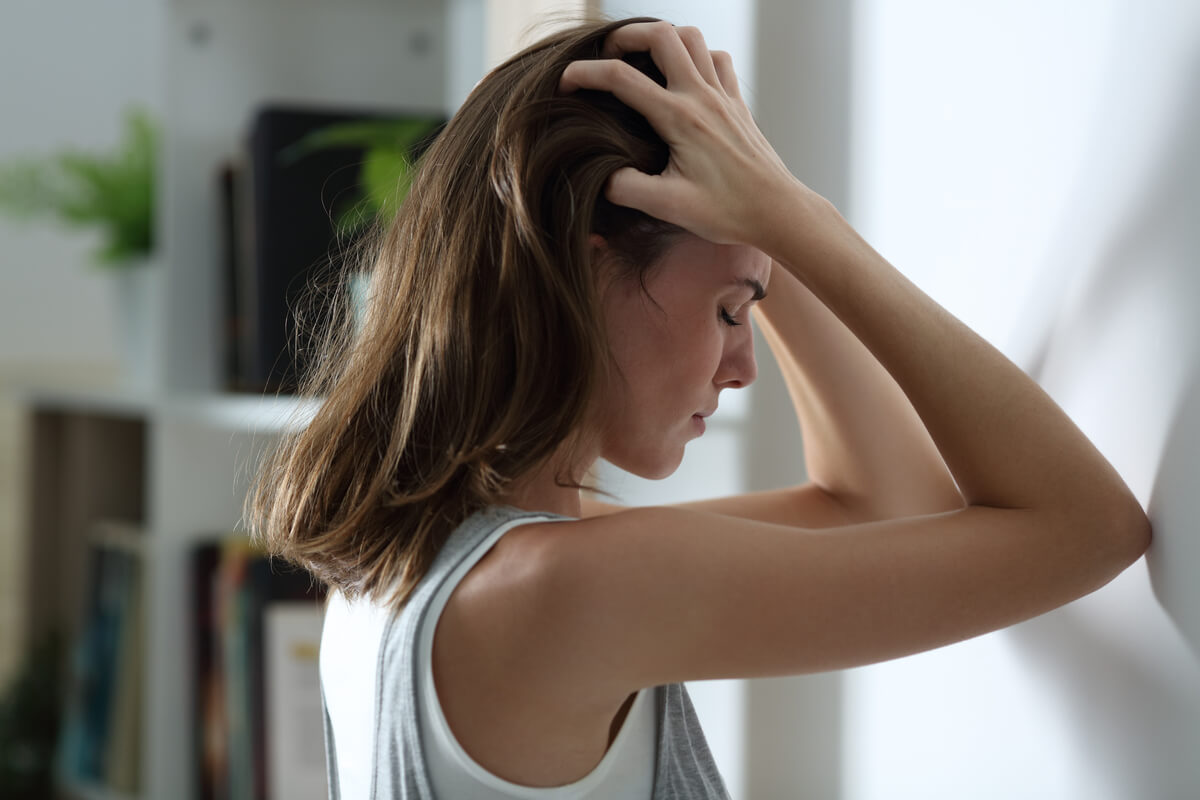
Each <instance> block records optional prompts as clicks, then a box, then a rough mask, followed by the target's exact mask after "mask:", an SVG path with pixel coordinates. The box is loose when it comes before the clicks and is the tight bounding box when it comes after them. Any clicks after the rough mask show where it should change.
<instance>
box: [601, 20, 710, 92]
mask: <svg viewBox="0 0 1200 800" xmlns="http://www.w3.org/2000/svg"><path fill="white" fill-rule="evenodd" d="M691 30H693V31H695V34H688V37H689V38H690V39H691V40H692V46H698V47H700V48H702V49H703V51H704V54H703V57H702V58H701V59H700V60H701V61H711V59H709V58H708V48H707V47H705V46H704V38H703V37H702V36H700V31H698V30H696V29H695V28H692V29H691ZM647 52H648V53H650V57H651V58H653V59H654V63H655V64H657V65H658V68H659V69H660V70H662V73H663V75H665V76H666V78H667V85H668V86H670V85H672V84H673V85H675V86H683V85H686V84H689V83H693V82H694V81H695V79H696V76H697V75H699V76H700V77H701V78H702V79H703V80H705V81H706V82H709V81H708V79H707V78H705V76H704V72H703V71H702V68H701V67H700V66H699V65H698V64H697V61H696V57H695V54H694V53H693V52H692V51H691V49H690V48H689V46H688V44H687V43H686V42H685V40H684V39H683V38H682V37H681V36H680V34H679V29H677V28H676V27H675V26H674V25H672V24H671V23H669V22H635V23H633V24H632V25H623V26H621V27H620V28H617V29H616V30H615V31H613V32H612V33H610V34H609V35H608V38H607V39H605V41H604V49H603V51H602V53H601V54H602V55H603V56H604V57H605V58H616V59H619V58H621V57H622V56H623V55H625V54H626V53H647ZM715 77H716V76H715V74H714V75H713V78H714V80H713V81H711V83H712V85H714V86H715V85H716V80H715Z"/></svg>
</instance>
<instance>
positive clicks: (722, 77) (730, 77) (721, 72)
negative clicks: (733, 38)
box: [712, 50, 742, 100]
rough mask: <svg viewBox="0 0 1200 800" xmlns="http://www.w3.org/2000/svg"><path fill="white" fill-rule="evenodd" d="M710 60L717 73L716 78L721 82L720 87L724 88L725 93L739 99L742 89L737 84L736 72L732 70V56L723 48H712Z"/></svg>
mask: <svg viewBox="0 0 1200 800" xmlns="http://www.w3.org/2000/svg"><path fill="white" fill-rule="evenodd" d="M712 62H713V68H714V69H715V70H716V73H717V80H718V81H720V82H721V88H722V89H724V90H725V94H727V95H729V96H730V97H736V98H737V99H739V100H741V99H742V90H741V87H740V86H739V85H738V78H737V73H735V72H734V71H733V57H732V56H730V55H729V53H726V52H725V51H724V50H713V51H712Z"/></svg>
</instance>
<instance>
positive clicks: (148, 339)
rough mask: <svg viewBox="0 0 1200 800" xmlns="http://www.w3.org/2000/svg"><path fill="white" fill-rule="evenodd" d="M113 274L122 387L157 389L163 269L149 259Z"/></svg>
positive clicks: (116, 267) (118, 268)
mask: <svg viewBox="0 0 1200 800" xmlns="http://www.w3.org/2000/svg"><path fill="white" fill-rule="evenodd" d="M110 270H111V272H112V283H111V285H112V294H113V313H114V317H115V323H116V345H117V353H118V356H119V357H120V360H121V378H122V383H123V384H124V385H125V386H126V387H128V388H130V389H141V390H146V389H153V388H156V387H157V386H158V384H159V374H160V370H159V365H158V360H159V353H160V352H161V350H160V343H161V341H162V334H163V331H162V329H161V325H160V324H159V320H160V319H161V317H162V314H161V310H162V303H163V297H162V291H161V289H160V286H161V282H162V272H163V268H162V266H161V265H159V264H157V263H156V262H155V261H154V260H153V259H150V258H146V259H138V260H135V261H130V262H128V263H125V264H121V265H114V266H112V267H110Z"/></svg>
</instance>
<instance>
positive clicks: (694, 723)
mask: <svg viewBox="0 0 1200 800" xmlns="http://www.w3.org/2000/svg"><path fill="white" fill-rule="evenodd" d="M565 519H567V518H565V517H558V516H554V515H548V514H542V513H531V512H526V511H522V510H519V509H515V508H508V507H493V508H489V509H486V510H485V511H482V512H479V513H478V514H475V515H474V516H472V517H471V518H469V519H468V520H466V521H465V522H464V523H463V524H462V525H461V526H459V527H458V528H457V529H456V530H455V531H454V532H453V533H452V534H451V535H450V537H449V539H448V540H447V542H446V544H445V546H444V547H443V548H442V550H441V552H440V553H439V554H438V556H437V558H436V559H435V561H434V564H433V566H432V567H431V568H430V570H429V573H428V574H427V575H426V576H425V577H424V578H423V579H422V581H421V582H420V583H419V584H418V585H417V587H416V589H415V590H414V591H413V593H412V595H411V597H410V598H409V601H408V603H407V604H406V605H405V607H404V609H403V610H402V611H401V612H400V613H398V614H394V613H391V612H390V611H388V610H387V609H386V608H384V607H382V606H380V605H378V604H376V603H373V602H371V601H369V600H362V601H358V602H355V603H347V602H346V601H345V600H344V599H343V598H341V596H340V595H337V594H334V596H333V597H332V599H331V601H330V605H329V610H328V612H327V614H326V619H325V629H324V632H323V635H322V641H321V688H322V698H323V701H324V707H325V746H326V765H327V769H328V773H329V787H330V788H329V791H330V797H331V799H332V800H385V798H405V800H409V798H412V799H414V800H415V799H417V798H419V799H420V800H433V799H434V798H441V800H459V798H458V793H459V791H460V789H463V787H471V788H472V791H477V792H483V794H477V795H476V796H478V797H496V798H535V797H536V798H539V800H567V799H568V798H569V799H570V800H583V799H584V798H593V797H612V798H617V799H618V800H619V798H626V797H627V798H630V800H633V799H634V798H636V799H637V800H642V799H643V798H647V797H649V798H651V800H682V799H683V798H688V800H693V799H695V800H709V799H710V798H711V799H713V800H728V797H729V795H728V793H727V792H726V790H725V786H724V782H723V781H722V779H721V776H720V773H719V772H718V770H717V767H716V764H715V763H714V762H713V759H712V755H711V753H710V752H709V750H708V745H707V743H706V742H705V739H704V733H703V731H702V730H701V728H700V723H699V720H698V719H697V717H696V713H695V709H694V708H693V707H692V703H691V700H690V698H689V697H688V694H687V690H686V688H685V687H684V686H683V685H682V684H669V685H666V686H658V687H653V688H651V689H645V690H642V692H640V693H639V695H638V697H637V699H636V700H635V702H634V705H633V707H632V708H631V710H630V713H629V715H628V717H627V718H626V720H625V723H624V724H623V725H622V728H621V731H620V733H619V734H618V736H617V738H616V740H615V741H614V742H613V746H612V747H611V748H610V749H609V752H608V753H607V754H606V755H605V757H604V759H602V761H601V762H600V764H599V765H598V766H597V768H596V769H595V770H593V772H592V773H590V774H589V775H588V776H586V777H584V778H583V779H581V780H579V781H576V782H575V783H572V784H569V785H566V786H560V787H553V788H534V787H523V786H517V785H516V784H510V783H508V782H506V781H503V780H502V779H500V778H499V777H498V776H494V775H491V774H490V773H488V772H487V771H486V770H483V768H482V767H481V766H480V765H478V764H475V762H473V761H470V757H469V756H467V755H466V753H465V752H462V751H461V748H457V749H455V748H456V746H457V742H456V741H454V740H453V734H452V733H451V732H450V730H449V727H448V726H446V723H445V719H444V717H443V716H442V715H441V710H440V706H438V707H435V706H434V705H431V703H435V702H436V693H433V692H432V691H431V690H432V688H433V687H432V685H431V683H432V682H431V680H429V678H430V677H431V675H430V665H429V663H427V662H429V659H430V654H431V643H432V632H433V629H434V627H435V626H436V624H437V618H438V615H440V613H441V610H442V607H444V605H445V600H446V599H447V598H448V597H449V594H450V592H451V591H452V590H453V588H454V586H456V585H457V583H458V581H460V580H462V578H463V576H465V575H466V573H467V572H468V571H469V570H470V568H471V566H473V565H474V564H475V563H476V562H477V561H478V560H479V559H480V558H482V557H483V556H484V555H485V554H486V553H487V551H488V550H489V549H491V547H492V546H493V545H494V544H495V543H496V541H498V540H499V539H500V537H501V536H503V535H504V534H505V533H507V532H508V531H509V530H511V529H512V528H514V527H517V526H518V525H522V524H528V523H533V522H543V521H552V520H565ZM423 676H427V677H423ZM447 736H448V737H449V739H448V740H447V739H446V738H445V737H447ZM647 745H649V746H650V747H651V749H652V751H653V772H652V775H653V780H652V784H651V785H647V783H646V782H645V777H646V771H645V768H646V767H649V766H650V765H651V762H650V761H649V759H648V758H646V753H645V751H644V750H643V749H642V748H644V747H646V746H647ZM461 758H466V759H467V761H468V762H469V763H464V762H462V761H461V760H459V759H461ZM455 764H458V765H460V766H463V767H464V769H463V774H462V775H461V776H460V775H458V774H452V773H451V774H448V773H447V770H448V769H453V767H454V765H455ZM431 765H432V766H433V767H434V769H432V770H431ZM472 765H473V767H472ZM460 778H462V780H459V779H460ZM437 789H443V790H444V791H443V793H442V794H439V793H437V791H436V790H437ZM463 790H465V789H463ZM449 792H454V793H455V796H454V797H450V798H448V797H447V794H448V793H449ZM506 792H507V793H506ZM489 793H490V794H489Z"/></svg>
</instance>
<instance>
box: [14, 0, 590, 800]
mask: <svg viewBox="0 0 1200 800" xmlns="http://www.w3.org/2000/svg"><path fill="white" fill-rule="evenodd" d="M585 5H586V4H585V3H584V2H567V3H559V4H556V7H558V8H570V7H574V8H575V9H582V8H584V7H585ZM544 6H545V3H544V2H536V1H535V0H529V1H528V2H521V1H518V2H514V0H347V1H346V2H342V3H337V4H334V3H324V2H319V1H318V0H299V1H297V0H259V1H258V2H255V3H244V2H241V1H240V0H168V1H167V2H165V3H164V7H165V10H164V15H163V18H164V27H163V30H162V49H161V52H162V58H163V62H164V63H163V66H164V69H165V73H166V82H165V85H166V90H167V96H166V98H165V103H164V105H163V108H164V125H163V129H164V150H163V157H164V161H163V164H164V168H163V170H162V171H161V175H160V184H159V197H160V198H161V206H160V207H161V213H160V215H159V220H158V224H159V226H160V230H159V241H161V242H163V247H162V251H161V253H160V266H161V268H162V270H163V273H162V274H163V280H162V281H160V282H159V283H158V284H157V285H156V286H155V288H154V289H153V292H154V295H153V302H154V303H155V304H156V308H157V309H158V311H159V314H158V315H157V316H158V318H160V319H161V320H163V323H162V329H161V331H159V332H158V333H157V334H156V335H154V337H153V340H154V348H155V349H154V352H153V353H152V356H153V360H152V364H151V378H150V381H149V384H148V386H147V387H146V388H138V389H131V388H123V387H122V385H121V383H120V381H119V380H114V379H113V378H112V376H110V375H104V376H99V375H97V376H93V377H95V379H94V380H89V379H86V378H80V379H71V378H70V377H69V376H68V377H67V378H66V379H63V380H60V379H59V377H58V376H46V375H38V376H34V377H33V378H28V379H26V378H23V377H20V376H18V377H17V378H13V379H8V380H5V379H3V377H2V376H0V500H2V501H3V502H0V508H2V509H3V513H2V515H0V555H2V556H3V558H2V559H0V567H2V569H0V577H4V578H6V579H7V580H5V581H4V583H3V584H2V589H0V591H3V593H4V594H3V599H4V600H5V603H4V604H3V608H0V652H2V653H3V654H4V660H0V677H4V676H7V675H8V674H11V672H12V670H13V668H14V666H15V658H14V657H13V656H11V655H10V654H12V653H15V652H20V651H22V650H24V649H25V648H26V647H27V646H28V645H29V644H30V643H31V642H33V641H34V640H35V639H36V638H37V637H38V636H39V635H40V634H42V633H44V632H46V631H49V630H52V629H54V628H60V629H64V630H67V631H72V630H77V629H78V628H79V627H80V625H81V623H82V620H81V617H82V616H83V614H82V609H83V608H84V607H85V604H84V599H85V598H84V597H83V592H84V591H85V588H84V587H86V585H87V573H88V564H87V553H88V547H89V544H88V542H89V536H91V535H92V533H89V531H93V532H94V530H95V529H96V526H97V525H98V524H104V523H112V524H120V525H124V526H126V527H127V529H128V530H127V531H126V532H125V533H123V534H121V536H122V537H124V538H125V540H126V541H125V544H126V546H128V547H129V548H131V549H133V550H136V551H137V552H138V554H139V558H140V559H142V563H143V564H144V565H145V570H144V584H143V591H144V604H143V610H144V615H145V617H144V624H145V628H144V636H145V644H144V661H143V662H142V663H141V664H140V665H139V666H140V668H141V671H142V675H143V678H144V680H143V682H142V697H141V707H142V713H141V715H140V728H141V730H140V737H139V742H138V744H139V746H140V772H139V776H138V781H137V783H138V786H137V789H136V791H133V792H125V791H116V790H114V789H112V788H111V787H106V786H100V785H91V784H88V783H77V784H69V785H65V786H60V787H59V790H60V793H61V795H62V796H63V797H64V798H72V799H73V800H75V799H77V800H149V799H150V798H177V799H178V800H189V798H193V797H196V796H197V785H196V780H195V774H194V767H193V747H194V741H193V736H194V732H193V730H192V722H193V708H192V686H191V683H190V681H191V664H190V663H189V640H188V624H189V611H188V599H189V598H188V596H187V591H186V587H187V585H188V573H187V569H188V555H189V553H190V552H191V548H192V546H193V545H194V544H195V543H197V542H199V541H201V540H203V539H208V538H211V537H212V536H213V535H216V534H221V533H223V532H227V531H230V530H234V529H236V528H237V527H238V526H239V522H240V519H241V512H242V504H243V501H244V498H245V494H246V490H247V487H248V485H249V482H250V478H251V472H252V466H253V464H254V463H255V462H256V461H257V459H258V457H259V456H260V455H261V454H262V452H263V451H264V449H265V448H266V447H268V446H269V445H270V444H271V443H272V442H273V441H274V440H275V439H276V437H278V435H279V434H280V433H281V432H282V431H283V430H285V429H286V427H287V425H289V424H290V423H291V422H292V421H293V420H295V419H300V420H303V418H304V416H305V415H306V414H309V413H311V411H312V410H313V409H314V407H313V406H312V405H305V404H302V403H300V402H298V401H297V400H296V399H294V398H289V397H277V398H272V397H259V396H252V395H234V394H228V393H225V392H223V391H222V386H223V375H222V347H223V344H222V342H221V337H220V335H219V333H218V332H219V330H220V326H221V323H222V306H221V303H222V285H221V277H222V276H221V269H222V266H221V265H222V256H221V251H220V248H221V244H220V236H219V235H218V233H217V232H218V231H219V229H220V228H219V219H218V215H219V210H218V207H219V204H218V203H217V202H216V192H217V186H218V184H217V181H216V170H217V166H218V165H219V163H220V162H221V161H222V160H223V159H225V158H227V157H228V156H229V155H230V154H231V152H235V151H236V149H237V148H238V147H239V146H240V144H241V142H242V138H243V137H244V135H245V126H246V125H247V123H248V120H249V117H250V114H251V110H252V109H253V108H255V107H256V106H257V105H258V104H260V103H262V102H264V101H282V102H290V103H296V104H306V103H307V104H324V105H336V106H349V107H354V106H360V107H369V106H381V107H391V108H407V109H412V110H414V111H422V110H425V111H435V112H442V113H448V112H451V111H453V109H454V108H456V107H457V105H458V103H459V102H461V100H462V98H463V97H465V96H466V94H467V93H468V92H469V90H470V89H471V87H472V86H473V85H474V83H475V82H476V81H477V80H478V79H479V77H480V76H481V75H482V74H483V72H484V67H485V64H486V63H488V60H489V59H494V58H495V53H496V52H498V51H499V49H502V48H503V43H502V42H501V43H499V44H498V43H497V41H498V40H497V39H496V34H494V33H493V35H492V36H491V37H490V38H488V37H486V35H485V34H486V31H487V30H488V28H489V22H488V20H489V19H491V20H493V21H494V20H498V19H503V21H504V23H505V25H504V26H503V27H504V29H505V30H513V29H514V28H513V25H512V22H513V20H514V18H517V17H522V16H523V17H524V18H525V19H528V20H531V21H532V20H533V19H534V18H535V16H534V15H535V12H538V11H541V10H544V8H543V7H544ZM492 27H495V26H494V25H492ZM518 27H524V26H523V25H522V26H518ZM485 40H486V42H487V46H486V48H485ZM485 51H486V52H487V53H491V55H485ZM129 537H133V542H135V543H131V542H130V541H128V539H129ZM138 537H140V539H141V540H140V541H139V540H138Z"/></svg>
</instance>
